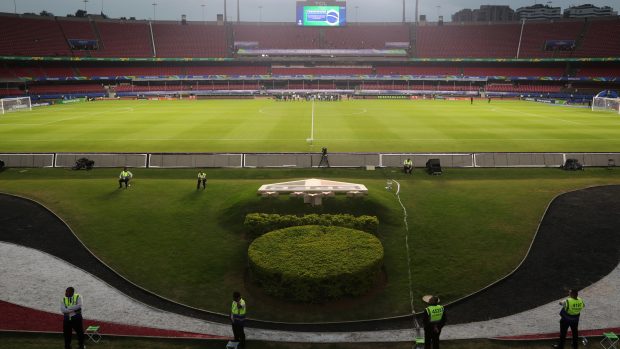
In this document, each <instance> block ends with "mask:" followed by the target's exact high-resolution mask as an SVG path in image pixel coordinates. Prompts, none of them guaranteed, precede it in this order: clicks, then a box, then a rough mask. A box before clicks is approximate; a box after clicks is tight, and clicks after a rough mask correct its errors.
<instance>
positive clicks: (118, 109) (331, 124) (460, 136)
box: [0, 99, 620, 152]
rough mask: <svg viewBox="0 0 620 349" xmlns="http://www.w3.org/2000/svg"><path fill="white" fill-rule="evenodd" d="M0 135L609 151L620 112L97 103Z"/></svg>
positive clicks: (214, 145) (514, 106)
mask: <svg viewBox="0 0 620 349" xmlns="http://www.w3.org/2000/svg"><path fill="white" fill-rule="evenodd" d="M0 139H1V140H2V141H1V142H0V152H305V151H318V150H320V149H321V147H328V148H329V150H330V151H331V152H617V151H620V116H619V115H617V114H614V113H606V112H592V111H590V110H589V109H587V108H571V107H563V106H552V105H544V104H539V103H534V102H521V101H499V100H498V101H495V100H494V101H492V102H491V103H487V102H486V100H480V101H475V102H474V104H473V105H470V102H469V101H442V100H437V101H420V100H351V101H342V102H316V103H314V106H313V103H312V102H306V101H302V102H275V101H272V100H267V99H265V100H203V101H196V100H185V101H98V102H87V103H79V104H78V103H76V104H64V105H56V106H52V107H41V108H35V109H34V110H33V111H31V112H20V113H8V114H5V115H1V116H0ZM309 139H313V141H312V142H311V141H310V140H309Z"/></svg>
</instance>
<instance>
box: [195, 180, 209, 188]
mask: <svg viewBox="0 0 620 349" xmlns="http://www.w3.org/2000/svg"><path fill="white" fill-rule="evenodd" d="M200 184H202V189H206V188H207V179H206V178H204V179H200V178H198V183H196V189H200Z"/></svg>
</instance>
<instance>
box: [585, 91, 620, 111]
mask: <svg viewBox="0 0 620 349" xmlns="http://www.w3.org/2000/svg"><path fill="white" fill-rule="evenodd" d="M592 111H612V112H615V113H618V114H620V98H618V94H617V93H615V92H614V91H602V92H600V93H599V94H597V95H596V96H595V97H594V98H593V99H592Z"/></svg>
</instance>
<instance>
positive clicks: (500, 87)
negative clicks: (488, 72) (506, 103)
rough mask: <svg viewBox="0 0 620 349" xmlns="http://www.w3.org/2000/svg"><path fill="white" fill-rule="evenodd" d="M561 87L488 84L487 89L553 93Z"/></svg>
mask: <svg viewBox="0 0 620 349" xmlns="http://www.w3.org/2000/svg"><path fill="white" fill-rule="evenodd" d="M561 89H562V87H561V86H559V85H533V84H517V85H513V84H489V85H488V86H487V89H486V90H487V91H490V92H540V93H554V92H560V90H561Z"/></svg>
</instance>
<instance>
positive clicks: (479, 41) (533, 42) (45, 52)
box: [0, 14, 620, 58]
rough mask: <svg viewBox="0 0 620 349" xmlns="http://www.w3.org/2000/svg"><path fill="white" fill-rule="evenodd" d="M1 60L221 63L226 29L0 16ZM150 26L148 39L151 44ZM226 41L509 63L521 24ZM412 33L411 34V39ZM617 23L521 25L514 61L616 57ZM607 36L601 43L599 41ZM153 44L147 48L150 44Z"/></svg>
mask: <svg viewBox="0 0 620 349" xmlns="http://www.w3.org/2000/svg"><path fill="white" fill-rule="evenodd" d="M0 18H1V20H0V31H1V32H2V33H3V35H2V36H0V55H23V56H96V57H153V55H154V52H153V46H155V53H156V56H157V57H227V56H229V52H228V50H229V45H228V43H227V35H226V27H225V26H223V25H217V24H214V23H201V22H187V24H185V25H184V24H182V23H179V22H167V21H155V22H152V23H150V22H148V21H125V20H103V19H96V20H94V19H89V18H63V17H45V16H26V15H13V14H0ZM151 25H152V29H153V39H154V40H152V39H151ZM231 28H232V29H231V33H232V40H234V41H246V42H257V43H258V47H259V48H263V49H368V48H374V49H383V48H385V44H386V42H405V43H407V42H412V43H415V45H414V46H415V47H414V50H412V52H413V56H414V57H420V58H514V57H515V56H516V54H517V48H518V46H519V36H520V31H521V23H518V22H511V23H485V24H479V23H475V24H459V23H456V24H455V23H444V25H436V24H432V23H427V24H425V25H420V26H418V27H417V28H415V30H413V28H412V27H410V25H408V24H400V23H381V24H356V25H350V26H346V27H340V28H308V27H299V26H296V25H295V24H294V23H260V24H251V23H238V24H232V25H231ZM412 35H413V36H412ZM618 37H620V20H619V19H618V18H612V19H609V18H607V19H596V20H592V19H590V20H588V21H584V20H560V21H552V22H549V21H528V22H526V23H525V26H524V30H523V39H522V43H521V49H520V55H519V56H520V57H522V58H528V57H535V58H539V57H568V56H574V57H615V56H619V55H620V44H619V43H618V39H617V38H618ZM601 38H606V39H601ZM68 39H87V40H97V41H98V43H99V48H98V49H97V50H92V51H82V50H72V49H71V48H70V46H69V44H68V42H67V40H68ZM547 40H575V42H576V49H575V50H574V51H545V49H544V45H545V42H546V41H547ZM153 44H154V45H153Z"/></svg>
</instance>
